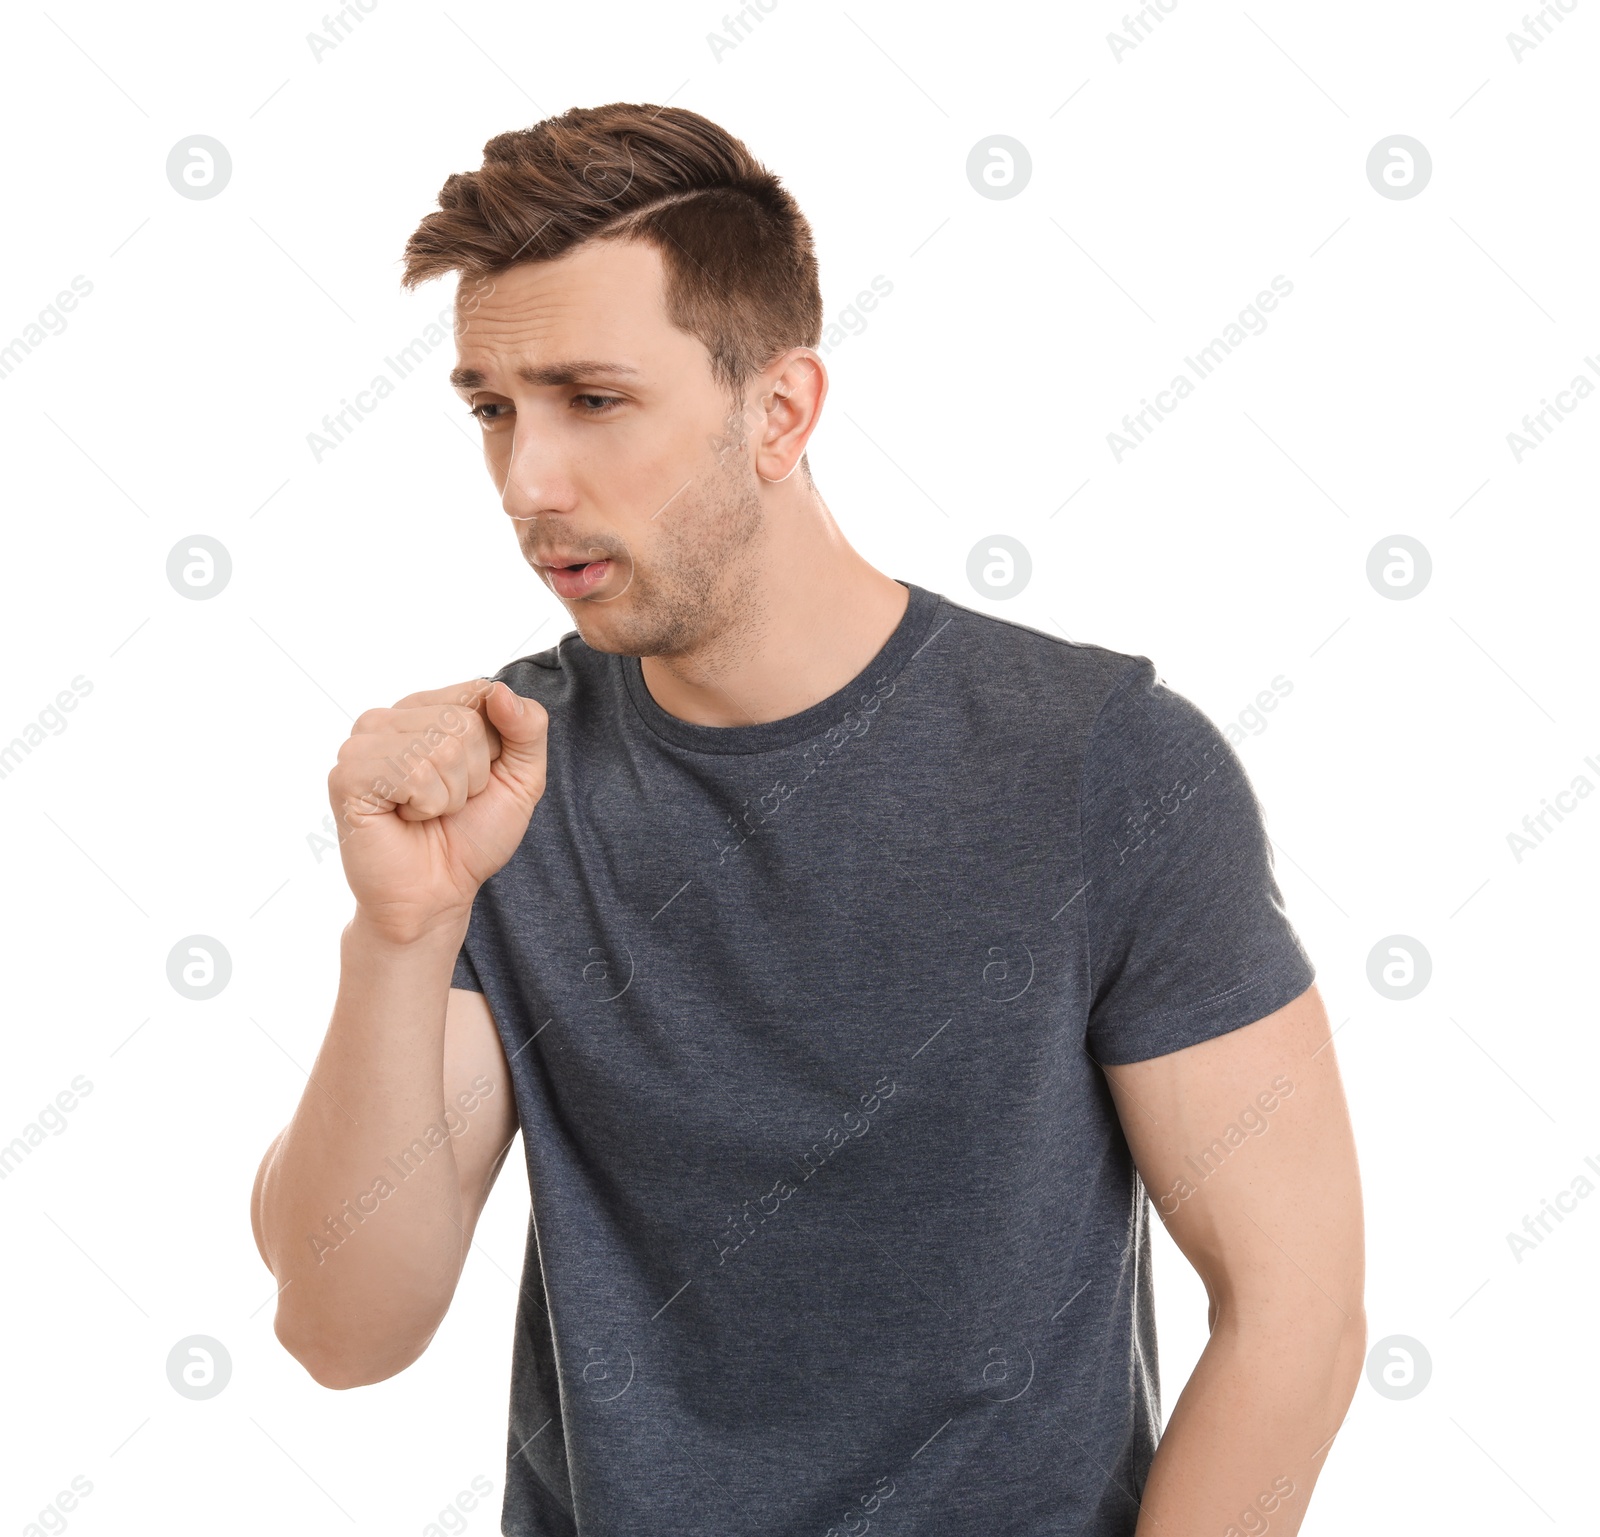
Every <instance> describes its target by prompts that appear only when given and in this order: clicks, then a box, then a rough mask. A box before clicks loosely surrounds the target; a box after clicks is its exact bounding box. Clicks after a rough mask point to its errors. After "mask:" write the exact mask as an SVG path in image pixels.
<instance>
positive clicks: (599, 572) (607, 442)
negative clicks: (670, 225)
mask: <svg viewBox="0 0 1600 1537" xmlns="http://www.w3.org/2000/svg"><path fill="white" fill-rule="evenodd" d="M663 283H664V274H663V272H662V266H661V258H660V254H659V253H658V252H657V251H656V250H655V249H654V248H653V247H651V246H647V245H642V244H639V243H637V242H632V241H627V242H623V241H605V242H598V243H595V244H591V245H589V246H585V247H580V248H578V249H576V250H574V251H571V252H569V253H568V254H567V255H565V256H563V257H561V258H560V259H559V260H557V261H552V262H527V263H522V264H519V265H517V266H514V267H511V268H509V269H507V270H506V271H504V272H500V273H498V274H496V275H495V276H493V277H492V278H482V279H476V280H473V279H464V280H463V282H462V284H461V288H460V290H459V292H458V295H457V301H456V315H457V326H456V333H457V337H456V349H457V362H458V367H457V368H456V370H455V372H454V373H452V375H451V383H452V384H454V385H455V386H456V390H457V393H458V394H459V395H460V396H461V397H462V399H463V400H465V401H466V402H467V403H468V406H469V408H470V409H471V411H472V412H473V414H474V415H475V416H476V417H477V419H478V421H479V423H480V425H481V429H482V434H483V452H484V458H485V460H486V462H487V463H488V466H489V473H490V475H491V476H492V477H493V480H494V484H495V489H496V490H497V491H498V492H499V493H500V501H501V505H502V506H503V507H504V508H505V511H506V513H507V514H508V515H509V516H510V517H511V518H512V519H513V520H514V522H513V527H514V528H515V529H516V531H517V538H518V541H519V543H520V544H521V546H522V552H523V555H524V556H525V558H526V559H527V560H528V562H529V563H530V564H531V565H533V566H534V568H535V570H536V571H537V572H538V575H539V578H540V580H541V581H543V582H544V583H545V584H546V586H548V587H550V589H551V591H553V592H554V593H555V594H556V595H557V597H558V598H560V600H561V601H562V603H564V604H565V605H566V607H567V610H568V612H569V613H570V614H571V615H572V618H573V622H574V623H575V624H576V625H577V628H578V631H579V633H580V634H581V635H582V636H583V638H584V640H585V641H586V642H587V643H588V644H589V645H591V646H593V647H594V648H595V649H596V650H598V651H611V652H619V653H623V654H627V655H632V656H663V655H673V654H675V653H680V652H683V651H686V650H688V649H690V648H691V647H692V646H694V645H695V644H696V643H697V642H700V641H703V640H706V639H708V638H710V637H711V636H714V635H716V634H719V633H721V632H724V631H726V630H728V629H729V628H730V627H732V626H734V625H736V624H737V625H740V626H742V625H744V624H747V623H749V622H750V620H751V618H752V616H753V612H754V609H753V605H754V604H755V603H756V598H755V591H756V584H755V583H753V582H746V581H744V580H743V578H744V577H745V576H746V575H748V574H751V573H752V572H753V570H754V557H755V556H756V555H757V553H758V550H759V536H760V535H761V534H762V532H763V522H762V504H761V498H760V494H759V480H758V478H757V476H756V474H755V470H754V466H753V454H752V451H751V448H750V447H749V446H748V444H747V442H746V421H747V418H746V417H745V415H744V412H743V409H742V407H740V408H736V407H735V406H734V405H733V404H732V402H731V401H730V400H729V398H728V396H727V394H726V392H725V391H724V390H723V389H722V387H721V386H720V385H719V384H718V383H717V382H716V381H715V380H714V379H713V377H712V374H711V366H710V358H709V356H708V354H707V352H706V349H705V347H704V345H703V344H702V343H701V342H700V341H699V340H698V339H696V338H695V337H693V336H689V335H688V334H686V333H685V332H683V331H680V330H678V329H677V328H676V327H675V326H673V325H672V324H671V323H670V322H669V321H668V320H667V316H666V310H665V307H664V298H663ZM757 387H758V388H759V385H758V386H757ZM748 420H749V421H750V422H752V423H754V422H756V421H757V418H754V417H752V418H749V419H748ZM586 561H593V562H600V561H604V562H606V564H604V565H603V566H591V567H590V569H589V571H588V572H587V573H584V574H579V573H577V572H574V573H570V574H569V573H568V572H567V571H565V570H563V569H560V568H562V567H565V566H567V565H569V564H573V563H582V562H586Z"/></svg>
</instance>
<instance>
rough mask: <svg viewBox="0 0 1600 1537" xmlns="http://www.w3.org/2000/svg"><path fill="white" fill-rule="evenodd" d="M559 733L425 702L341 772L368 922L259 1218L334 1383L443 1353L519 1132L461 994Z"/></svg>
mask: <svg viewBox="0 0 1600 1537" xmlns="http://www.w3.org/2000/svg"><path fill="white" fill-rule="evenodd" d="M480 709H481V710H483V711H484V712H485V713H484V714H480V713H479V711H480ZM545 726H546V717H545V714H544V711H543V710H542V709H541V708H540V706H539V705H537V704H536V703H533V702H531V701H529V702H526V703H525V707H524V708H523V709H521V710H519V709H518V708H517V705H516V696H515V695H513V694H512V693H511V692H510V691H509V690H507V689H506V688H505V686H504V685H503V684H501V685H496V686H495V687H494V688H493V689H492V690H486V689H484V688H483V687H482V685H481V683H476V682H475V683H473V684H468V685H456V686H455V688H453V689H448V690H445V689H441V690H438V691H435V692H433V693H429V694H415V695H411V696H409V697H408V698H407V699H404V700H401V701H400V702H399V703H398V704H397V705H396V706H395V707H394V708H393V709H392V710H373V711H368V712H367V713H366V714H364V715H363V716H362V717H361V718H360V719H359V720H358V721H357V722H356V728H355V730H354V732H353V733H352V735H351V737H350V739H349V741H347V742H346V743H345V744H344V746H343V747H341V749H340V754H339V763H338V765H337V766H336V767H335V769H334V770H333V772H332V773H331V774H330V775H329V792H330V800H331V801H332V803H333V806H334V811H335V816H336V819H337V821H338V824H339V829H340V833H339V837H340V845H339V847H340V855H341V858H342V860H343V862H344V867H345V874H346V876H347V878H348V879H349V881H350V885H351V889H352V891H353V892H354V893H355V896H356V913H355V917H354V918H353V919H352V920H351V921H350V923H349V925H348V926H347V927H346V928H345V930H344V933H343V935H342V937H341V940H340V961H341V964H340V975H339V992H338V997H337V999H336V1001H335V1003H334V1007H333V1016H332V1019H331V1020H330V1021H329V1024H328V1030H327V1034H326V1036H325V1038H324V1040H323V1043H322V1048H321V1050H320V1051H319V1052H318V1054H317V1060H316V1063H315V1065H314V1067H313V1068H312V1071H311V1075H310V1080H309V1082H308V1083H307V1085H306V1088H305V1091H304V1092H303V1094H302V1095H301V1097H300V1102H299V1104H298V1106H297V1107H296V1109H295V1111H294V1115H293V1117H292V1118H291V1120H290V1121H289V1124H288V1125H287V1126H286V1127H285V1128H284V1129H283V1131H282V1132H280V1133H279V1135H278V1137H277V1138H276V1139H275V1140H274V1142H273V1143H272V1145H271V1147H269V1148H268V1149H267V1152H266V1155H265V1156H264V1157H263V1159H262V1161H261V1167H260V1169H259V1171H258V1172H257V1175H256V1182H255V1187H254V1190H253V1191H252V1194H251V1203H250V1215H251V1224H252V1227H253V1228H254V1231H255V1237H256V1245H257V1247H258V1248H259V1249H260V1251H261V1257H262V1259H263V1260H264V1261H265V1262H266V1264H267V1267H268V1268H269V1269H270V1270H271V1271H272V1273H273V1275H274V1276H275V1277H276V1278H277V1281H278V1283H279V1292H278V1310H277V1315H276V1318H275V1320H274V1328H275V1331H276V1333H277V1336H278V1339H279V1340H280V1341H281V1342H282V1344H283V1345H284V1347H285V1348H286V1349H287V1350H288V1351H289V1352H290V1354H292V1355H293V1356H294V1357H295V1358H296V1359H297V1360H298V1361H300V1363H301V1364H302V1365H303V1366H304V1367H305V1368H306V1370H307V1371H309V1372H310V1373H311V1375H312V1376H313V1377H314V1378H315V1379H316V1380H317V1381H318V1382H320V1383H322V1384H323V1385H324V1386H326V1387H336V1388H339V1387H356V1386H359V1385H362V1384H365V1383H371V1382H379V1381H381V1380H382V1379H384V1378H385V1377H391V1376H393V1375H394V1374H395V1373H396V1372H398V1371H401V1370H403V1369H404V1368H405V1367H407V1366H409V1365H410V1364H411V1362H413V1361H414V1360H416V1358H417V1357H418V1356H419V1355H421V1354H422V1352H423V1351H424V1350H425V1349H426V1348H427V1345H428V1342H429V1340H431V1339H432V1338H433V1335H434V1332H435V1331H436V1330H437V1329H438V1327H439V1324H440V1322H441V1321H442V1320H443V1318H444V1315H445V1312H446V1310H447V1309H448V1307H449V1305H450V1299H451V1297H452V1296H453V1295H454V1293H455V1288H456V1285H457V1283H458V1281H459V1280H460V1278H461V1270H462V1266H463V1264H464V1262H465V1259H466V1253H467V1249H468V1246H469V1244H470V1242H471V1238H472V1231H473V1228H474V1227H475V1225H476V1223H477V1220H478V1216H479V1214H480V1213H481V1211H482V1210H483V1204H484V1202H485V1200H486V1199H487V1198H488V1194H489V1189H490V1187H491V1186H492V1184H493V1182H494V1178H495V1175H496V1174H497V1173H498V1172H499V1169H500V1165H501V1163H502V1162H503V1161H504V1159H505V1156H506V1152H507V1149H508V1147H509V1145H510V1142H511V1139H512V1137H513V1136H514V1135H515V1133H516V1129H517V1120H516V1105H515V1101H514V1098H513V1096H512V1092H511V1078H510V1073H509V1071H508V1068H507V1065H506V1060H505V1054H504V1052H503V1050H502V1049H501V1046H500V1039H499V1035H498V1033H497V1031H496V1029H495V1025H494V1020H493V1018H492V1016H491V1015H490V1012H489V1008H488V1005H487V1003H486V1002H485V1000H484V998H483V996H482V995H481V994H479V993H474V992H470V991H467V990H464V989H460V988H452V987H451V985H450V981H451V975H452V972H453V969H454V965H455V959H456V955H457V953H458V951H459V950H460V947H461V943H462V940H463V939H464V937H465V935H466V932H467V927H468V920H469V918H470V914H471V911H472V903H473V899H474V897H475V896H476V893H477V891H478V888H479V887H480V886H481V885H482V883H483V881H484V880H486V879H487V878H488V877H489V876H490V875H492V874H493V873H494V871H495V870H497V869H499V868H500V867H501V866H502V865H503V864H504V863H505V861H506V860H507V859H509V858H510V856H511V855H512V853H514V852H515V850H516V848H517V846H518V844H519V843H520V841H521V839H522V836H523V834H524V832H525V831H526V829H527V825H528V820H529V817H530V816H531V814H532V811H533V807H534V805H535V804H536V803H537V801H538V799H539V797H540V796H541V795H542V793H543V789H544V732H545ZM402 770H403V774H402V772H401V771H402ZM391 780H394V781H395V782H390V781H391Z"/></svg>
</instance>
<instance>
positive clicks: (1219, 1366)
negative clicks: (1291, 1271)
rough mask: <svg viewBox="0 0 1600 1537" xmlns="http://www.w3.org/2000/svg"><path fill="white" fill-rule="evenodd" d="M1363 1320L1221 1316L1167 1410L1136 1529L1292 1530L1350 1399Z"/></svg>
mask: <svg viewBox="0 0 1600 1537" xmlns="http://www.w3.org/2000/svg"><path fill="white" fill-rule="evenodd" d="M1365 1341H1366V1327H1365V1320H1364V1318H1362V1317H1361V1316H1360V1315H1357V1316H1356V1317H1354V1318H1352V1319H1351V1320H1350V1322H1349V1323H1348V1324H1347V1325H1345V1326H1343V1328H1342V1330H1341V1329H1321V1330H1318V1329H1315V1328H1308V1327H1307V1325H1306V1322H1305V1319H1304V1318H1303V1317H1297V1316H1293V1315H1291V1314H1289V1313H1287V1312H1286V1313H1284V1314H1283V1315H1282V1316H1275V1317H1256V1318H1252V1319H1251V1320H1249V1321H1248V1322H1241V1323H1235V1322H1233V1321H1230V1320H1228V1319H1227V1318H1225V1317H1224V1318H1222V1319H1219V1320H1218V1323H1217V1325H1216V1327H1214V1328H1213V1331H1212V1334H1211V1339H1210V1341H1209V1343H1208V1344H1207V1345H1206V1348H1205V1350H1204V1351H1203V1352H1202V1354H1201V1356H1200V1360H1199V1362H1198V1364H1197V1365H1196V1367H1195V1370H1194V1373H1193V1375H1192V1376H1191V1377H1190V1379H1189V1382H1188V1384H1187V1385H1186V1386H1185V1388H1184V1390H1183V1393H1182V1394H1181V1396H1180V1397H1179V1399H1178V1402H1177V1405H1176V1406H1175V1408H1174V1409H1173V1413H1172V1417H1171V1419H1170V1421H1169V1422H1168V1424H1167V1429H1166V1432H1165V1434H1164V1435H1163V1436H1162V1437H1161V1442H1160V1445H1159V1446H1158V1447H1157V1448H1156V1455H1155V1461H1154V1463H1153V1464H1152V1465H1151V1469H1150V1476H1149V1479H1148V1481H1147V1482H1146V1484H1145V1489H1144V1499H1143V1503H1142V1505H1141V1507H1140V1511H1139V1524H1138V1526H1137V1528H1136V1529H1135V1537H1265V1534H1267V1533H1271V1534H1272V1537H1294V1534H1295V1533H1296V1532H1298V1531H1299V1530H1300V1523H1301V1521H1302V1520H1303V1519H1304V1518H1305V1512H1306V1504H1307V1501H1309V1499H1310V1498H1311V1491H1312V1489H1313V1487H1314V1486H1315V1484H1316V1480H1317V1475H1318V1473H1320V1472H1321V1470H1322V1468H1323V1466H1324V1465H1325V1463H1326V1462H1327V1458H1328V1453H1329V1450H1330V1447H1331V1443H1332V1439H1333V1436H1334V1434H1335V1432H1336V1431H1337V1430H1338V1428H1339V1425H1340V1423H1341V1422H1342V1421H1343V1419H1344V1416H1345V1411H1346V1410H1347V1409H1348V1408H1349V1407H1350V1400H1351V1398H1352V1397H1353V1396H1354V1393H1355V1388H1356V1384H1357V1382H1358V1381H1359V1379H1360V1373H1361V1366H1362V1357H1363V1354H1364V1352H1365V1349H1366V1344H1365Z"/></svg>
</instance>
